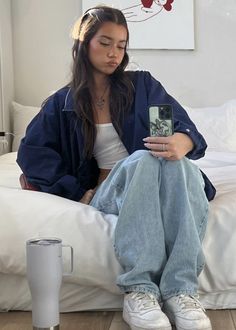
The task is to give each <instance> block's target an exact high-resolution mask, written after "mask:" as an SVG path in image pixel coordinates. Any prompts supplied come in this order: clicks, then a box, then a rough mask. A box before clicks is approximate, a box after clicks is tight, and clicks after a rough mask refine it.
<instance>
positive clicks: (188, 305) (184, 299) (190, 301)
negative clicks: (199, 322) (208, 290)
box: [178, 294, 206, 312]
mask: <svg viewBox="0 0 236 330" xmlns="http://www.w3.org/2000/svg"><path fill="white" fill-rule="evenodd" d="M178 303H179V304H180V306H181V307H182V308H183V309H201V310H203V311H204V312H205V311H206V310H205V309H204V307H203V306H202V304H201V303H200V301H199V300H198V296H192V295H190V296H187V295H184V294H181V295H179V296H178Z"/></svg>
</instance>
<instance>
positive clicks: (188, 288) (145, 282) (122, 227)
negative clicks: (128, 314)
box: [90, 150, 208, 301]
mask: <svg viewBox="0 0 236 330" xmlns="http://www.w3.org/2000/svg"><path fill="white" fill-rule="evenodd" d="M90 205H92V206H94V207H96V208H97V209H98V210H100V211H102V212H104V213H106V214H108V213H112V214H116V215H118V221H117V225H116V229H115V233H114V249H115V253H116V256H117V258H118V261H119V263H120V264H121V266H122V267H123V270H124V272H123V273H122V274H121V275H119V276H118V278H117V285H118V286H119V288H120V289H121V291H122V292H130V291H139V292H151V293H153V294H154V295H155V296H156V297H157V299H158V300H159V301H161V300H165V299H167V298H169V297H171V296H173V295H178V294H181V293H184V294H195V293H196V291H197V288H198V275H199V273H200V272H201V270H202V268H203V265H204V256H203V252H202V244H201V242H202V239H203V236H204V233H205V229H206V224H207V216H208V200H207V198H206V195H205V192H204V181H203V178H202V175H201V172H200V170H199V169H198V167H197V166H196V165H194V164H193V163H192V162H190V161H189V160H188V159H187V158H183V159H182V160H176V161H168V160H165V159H163V158H156V157H153V156H152V155H151V154H150V152H148V151H145V150H139V151H136V152H134V153H133V154H132V155H130V156H129V157H127V158H126V159H124V160H121V161H119V162H118V163H117V164H116V165H115V166H114V168H113V169H112V171H111V172H110V174H109V176H108V177H107V179H106V180H105V181H104V182H103V183H102V184H101V185H100V187H99V188H98V190H97V192H96V194H95V195H94V198H93V199H92V201H91V203H90ZM108 271H109V269H108Z"/></svg>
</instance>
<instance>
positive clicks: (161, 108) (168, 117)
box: [148, 104, 174, 136]
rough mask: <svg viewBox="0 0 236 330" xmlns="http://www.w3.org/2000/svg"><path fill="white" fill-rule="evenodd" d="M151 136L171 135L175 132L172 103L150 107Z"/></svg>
mask: <svg viewBox="0 0 236 330" xmlns="http://www.w3.org/2000/svg"><path fill="white" fill-rule="evenodd" d="M148 110H149V129H150V136H169V135H173V133H174V122H173V109H172V106H171V105H170V104H160V105H152V106H150V107H149V109H148Z"/></svg>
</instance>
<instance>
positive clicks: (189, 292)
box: [162, 289, 197, 301]
mask: <svg viewBox="0 0 236 330" xmlns="http://www.w3.org/2000/svg"><path fill="white" fill-rule="evenodd" d="M181 294H184V295H188V296H190V295H192V296H194V295H197V291H196V290H193V289H175V290H172V291H169V292H165V293H162V300H163V301H164V300H167V299H169V298H171V297H174V296H179V295H181Z"/></svg>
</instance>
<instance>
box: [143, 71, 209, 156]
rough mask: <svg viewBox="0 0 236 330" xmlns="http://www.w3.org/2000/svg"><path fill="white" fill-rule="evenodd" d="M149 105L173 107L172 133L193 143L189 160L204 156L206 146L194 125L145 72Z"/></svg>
mask: <svg viewBox="0 0 236 330" xmlns="http://www.w3.org/2000/svg"><path fill="white" fill-rule="evenodd" d="M146 83H147V86H148V99H149V104H155V102H156V100H157V99H158V103H159V104H171V105H172V106H173V116H174V131H175V132H181V133H184V134H187V135H188V136H189V137H190V138H191V140H192V141H193V143H194V148H193V149H192V150H191V151H190V152H189V153H188V154H187V155H186V157H188V158H190V159H194V160H195V159H199V158H201V157H203V156H204V155H205V150H206V148H207V144H206V141H205V139H204V138H203V136H202V135H201V134H200V133H199V132H198V130H197V128H196V126H195V124H194V123H193V122H192V121H191V119H190V118H189V116H188V114H187V112H186V111H185V110H184V108H183V107H182V106H181V105H180V104H179V103H178V102H177V101H176V100H175V99H174V98H173V97H172V96H170V95H169V94H168V93H167V92H166V90H165V89H164V87H163V86H162V85H161V83H160V82H159V81H157V80H156V79H155V78H153V77H152V76H151V74H150V73H149V72H146Z"/></svg>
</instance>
